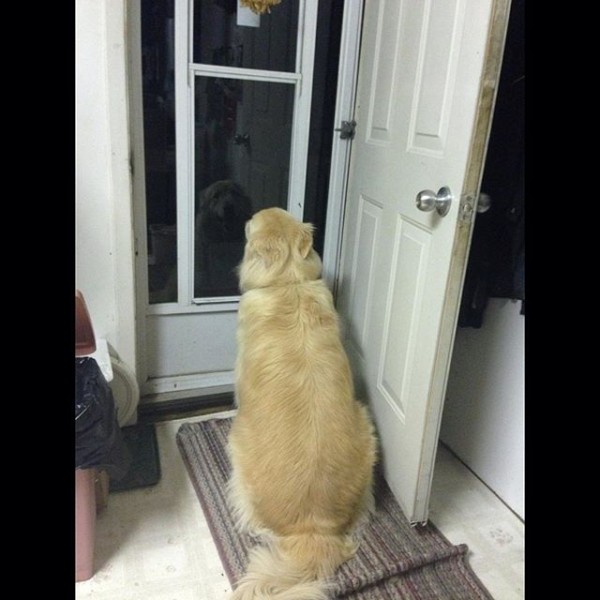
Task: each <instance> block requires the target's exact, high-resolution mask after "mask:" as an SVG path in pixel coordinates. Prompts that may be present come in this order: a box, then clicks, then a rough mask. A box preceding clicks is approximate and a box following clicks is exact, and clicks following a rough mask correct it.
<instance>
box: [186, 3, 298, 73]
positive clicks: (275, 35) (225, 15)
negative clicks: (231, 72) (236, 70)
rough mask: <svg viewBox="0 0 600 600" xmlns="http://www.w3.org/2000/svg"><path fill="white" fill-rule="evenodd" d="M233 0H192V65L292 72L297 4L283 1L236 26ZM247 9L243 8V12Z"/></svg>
mask: <svg viewBox="0 0 600 600" xmlns="http://www.w3.org/2000/svg"><path fill="white" fill-rule="evenodd" d="M237 4H238V3H237V0H212V1H208V0H195V2H194V35H193V44H194V62H195V63H202V64H208V65H223V66H228V67H245V68H249V69H265V70H269V71H286V72H293V71H294V70H295V66H296V37H297V36H296V32H297V30H298V1H297V0H286V1H285V2H281V3H280V4H278V5H277V6H275V7H274V8H273V9H272V10H271V12H270V13H267V14H263V15H261V16H260V17H259V18H258V19H255V21H256V23H257V26H248V25H238V22H243V21H239V20H238V8H237ZM246 10H247V9H246Z"/></svg>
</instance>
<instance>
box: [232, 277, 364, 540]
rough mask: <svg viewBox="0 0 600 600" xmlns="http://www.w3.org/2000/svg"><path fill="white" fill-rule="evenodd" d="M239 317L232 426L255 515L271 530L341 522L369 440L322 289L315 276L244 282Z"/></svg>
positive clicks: (346, 522)
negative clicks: (276, 284)
mask: <svg viewBox="0 0 600 600" xmlns="http://www.w3.org/2000/svg"><path fill="white" fill-rule="evenodd" d="M239 323H240V324H239V327H240V329H239V343H240V345H241V346H242V347H244V351H243V353H242V354H243V355H241V360H240V361H239V364H238V381H239V386H238V390H237V393H238V395H239V398H240V406H239V414H238V417H237V418H236V422H235V427H236V432H235V434H236V435H237V436H239V438H240V442H241V443H242V445H243V447H244V457H243V458H242V461H243V462H244V463H245V468H246V469H247V470H248V472H250V471H251V473H252V482H253V483H252V487H253V488H254V489H256V490H260V492H259V494H258V496H259V497H257V498H256V500H255V502H256V511H257V515H258V517H259V519H260V520H261V521H262V522H263V523H264V524H265V526H266V527H268V528H269V529H271V530H272V531H274V532H275V533H277V534H281V535H284V534H287V533H291V532H293V531H294V529H296V530H298V531H301V530H305V529H306V528H307V527H315V526H316V527H320V526H326V527H327V528H328V529H330V530H331V531H335V532H343V531H345V530H348V529H349V528H351V527H352V525H353V524H354V522H355V520H356V519H357V518H358V516H359V515H360V512H361V509H362V507H363V506H362V503H363V501H364V493H363V492H364V490H365V489H366V488H367V487H368V486H369V483H370V476H371V467H372V462H373V451H374V448H373V445H372V435H371V428H370V426H369V425H368V423H367V421H366V419H364V417H363V414H362V411H363V409H362V407H361V406H360V405H359V404H358V403H357V402H356V401H355V400H354V392H353V385H352V375H351V372H350V368H349V364H348V359H347V357H346V355H345V353H344V350H343V347H342V344H341V341H340V336H339V328H338V321H337V316H336V314H335V311H334V309H333V302H332V298H331V294H330V293H329V291H328V290H327V288H326V287H325V285H324V284H323V283H322V281H321V280H319V281H314V282H309V283H304V284H301V285H296V286H289V287H283V288H281V289H278V290H276V291H275V292H273V291H272V290H268V291H265V290H254V291H251V292H248V293H247V294H245V295H244V296H243V297H242V300H241V302H240V312H239ZM258 431H262V432H264V434H263V435H260V436H257V435H256V433H257V432H258ZM242 440H243V441H242ZM242 468H244V467H242ZM282 506H285V507H286V508H285V510H284V511H282V510H281V507H282Z"/></svg>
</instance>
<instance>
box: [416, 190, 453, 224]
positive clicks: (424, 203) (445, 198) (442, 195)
mask: <svg viewBox="0 0 600 600" xmlns="http://www.w3.org/2000/svg"><path fill="white" fill-rule="evenodd" d="M416 203H417V208H418V209H419V210H422V211H425V212H430V211H432V210H434V209H435V210H437V213H438V215H440V217H443V216H445V215H447V214H448V211H449V210H450V205H451V204H452V192H451V191H450V188H447V187H442V188H440V189H439V190H438V193H437V194H436V193H435V192H432V191H431V190H423V191H422V192H419V193H418V194H417V198H416Z"/></svg>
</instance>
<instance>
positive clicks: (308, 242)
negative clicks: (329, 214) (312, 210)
mask: <svg viewBox="0 0 600 600" xmlns="http://www.w3.org/2000/svg"><path fill="white" fill-rule="evenodd" d="M314 230H315V228H314V226H313V225H311V224H310V223H302V224H301V226H300V230H299V232H298V236H297V238H296V239H297V245H296V247H297V248H298V252H299V253H300V256H301V257H302V258H306V257H307V256H308V254H309V252H310V250H311V248H312V246H313V231H314Z"/></svg>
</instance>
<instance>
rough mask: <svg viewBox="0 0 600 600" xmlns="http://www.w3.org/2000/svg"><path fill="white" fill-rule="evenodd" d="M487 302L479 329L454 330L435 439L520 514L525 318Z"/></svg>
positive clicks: (504, 304)
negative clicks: (449, 365)
mask: <svg viewBox="0 0 600 600" xmlns="http://www.w3.org/2000/svg"><path fill="white" fill-rule="evenodd" d="M520 308H521V303H520V302H512V301H510V300H504V299H498V298H494V299H491V300H490V301H489V304H488V306H487V308H486V311H485V314H484V322H483V326H482V328H481V329H472V328H459V329H458V331H457V334H456V341H455V345H454V353H453V356H452V364H451V367H450V376H449V380H448V389H447V393H446V404H445V407H444V414H443V420H442V429H441V434H440V438H441V440H442V441H443V442H444V443H445V444H447V445H448V446H449V447H450V448H451V449H452V450H453V451H454V452H455V453H456V454H457V455H458V456H459V457H460V458H461V459H462V460H463V462H465V463H466V464H467V465H468V466H469V467H470V468H471V469H472V470H473V471H474V472H475V473H476V474H477V475H478V476H479V477H480V478H481V479H482V480H483V481H484V482H485V483H486V484H487V485H488V486H489V487H490V488H492V489H493V490H494V491H495V492H496V494H498V496H500V498H502V499H503V500H504V502H505V503H506V504H508V506H510V507H511V508H512V510H514V511H515V512H516V513H517V514H518V515H519V516H521V518H525V506H524V504H525V503H524V453H525V439H524V438H525V436H524V409H525V389H524V387H525V369H524V366H525V365H524V362H525V361H524V350H525V344H524V342H525V317H524V316H523V315H520V314H519V311H520Z"/></svg>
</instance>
